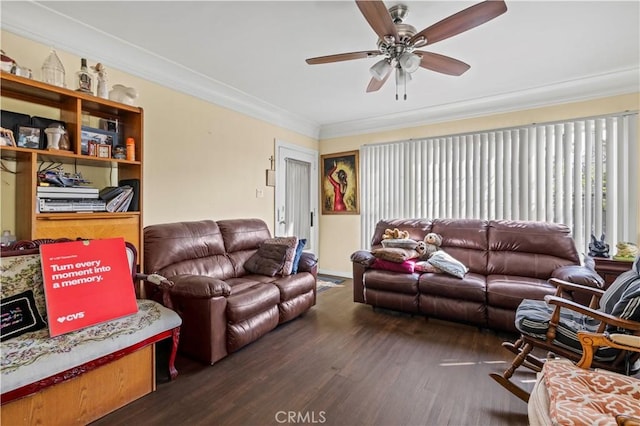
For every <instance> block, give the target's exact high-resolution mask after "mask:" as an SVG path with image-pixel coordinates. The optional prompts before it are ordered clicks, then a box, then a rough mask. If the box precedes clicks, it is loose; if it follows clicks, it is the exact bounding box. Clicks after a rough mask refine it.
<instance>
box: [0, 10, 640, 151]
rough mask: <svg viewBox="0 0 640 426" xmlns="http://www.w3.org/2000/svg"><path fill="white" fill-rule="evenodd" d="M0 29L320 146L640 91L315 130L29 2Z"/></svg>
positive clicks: (615, 85) (600, 82)
mask: <svg viewBox="0 0 640 426" xmlns="http://www.w3.org/2000/svg"><path fill="white" fill-rule="evenodd" d="M2 29H4V30H7V31H10V32H12V33H14V34H17V35H19V36H21V37H24V38H27V39H30V40H34V41H37V42H39V43H42V44H45V45H48V46H53V47H55V48H57V49H61V50H65V51H67V52H70V53H73V54H75V55H78V56H80V57H92V56H95V52H101V53H100V59H101V62H103V63H105V64H107V65H108V66H110V67H114V68H117V69H119V70H121V71H124V72H126V73H128V74H131V75H134V76H136V77H139V78H142V79H144V80H148V81H151V82H154V83H157V84H160V85H162V86H165V87H168V88H170V89H172V90H176V91H179V92H182V93H185V94H189V95H191V96H194V97H196V98H199V99H202V100H204V101H207V102H210V103H212V104H215V105H219V106H221V107H225V108H228V109H231V110H233V111H237V112H239V113H242V114H245V115H247V116H249V117H253V118H256V119H259V120H262V121H265V122H267V123H270V124H273V125H275V126H278V127H282V128H285V129H288V130H291V131H294V132H297V133H300V134H302V135H305V136H308V137H311V138H313V139H317V140H324V139H330V138H336V137H342V136H352V135H360V134H366V133H374V132H381V131H390V130H397V129H403V128H408V127H418V126H424V125H428V124H433V123H438V122H443V121H452V120H460V119H467V118H474V117H480V116H486V115H491V114H499V113H505V112H512V111H519V110H524V109H531V108H539V107H544V106H548V105H556V104H562V103H569V102H577V101H584V100H589V99H595V98H600V97H607V96H615V95H621V94H627V93H637V92H640V81H639V80H640V79H639V78H638V76H639V75H640V68H638V67H636V68H632V69H627V70H620V71H617V72H612V73H608V74H602V75H596V76H590V77H586V78H582V79H577V80H572V81H565V82H559V83H556V84H552V85H547V86H543V87H536V88H529V89H525V90H521V91H514V92H510V93H503V94H499V95H495V96H489V97H483V98H477V99H472V100H467V101H462V102H456V103H451V104H444V105H436V106H433V107H429V108H423V109H419V110H414V111H409V112H405V113H398V114H390V115H384V116H379V117H370V118H366V119H362V120H354V121H348V122H340V123H329V124H324V125H320V124H319V123H317V122H314V121H313V120H309V119H308V118H305V117H302V116H299V115H297V114H294V113H292V112H290V111H286V110H284V109H282V108H279V107H276V106H274V105H272V104H270V103H267V102H265V101H263V100H261V99H258V98H256V97H254V96H251V95H249V94H247V93H244V92H241V91H239V90H237V89H234V88H233V87H231V86H228V85H226V84H224V83H222V82H219V81H216V80H214V79H212V78H209V77H207V76H205V75H203V74H201V73H198V72H195V71H193V70H191V69H189V68H187V67H185V66H183V65H181V64H179V63H176V62H172V61H169V60H167V59H166V58H163V57H160V56H158V55H156V54H154V53H152V52H150V51H147V50H144V49H142V48H140V47H138V46H135V45H132V44H130V43H128V42H126V41H124V40H121V39H119V38H117V37H115V36H114V35H111V34H108V33H105V32H102V31H100V30H97V29H96V28H93V27H90V26H88V25H86V24H84V23H82V22H79V21H77V20H74V19H71V18H69V17H68V16H66V15H62V14H60V13H58V12H56V11H54V10H52V9H50V8H48V7H47V6H46V3H36V2H34V1H15V2H14V1H11V2H9V1H4V2H2Z"/></svg>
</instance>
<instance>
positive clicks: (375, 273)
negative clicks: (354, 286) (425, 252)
mask: <svg viewBox="0 0 640 426" xmlns="http://www.w3.org/2000/svg"><path fill="white" fill-rule="evenodd" d="M418 278H419V275H418V274H415V273H414V274H401V273H398V272H391V271H383V270H380V269H369V270H367V272H365V274H364V287H365V288H367V289H378V290H385V291H390V292H393V293H406V294H418Z"/></svg>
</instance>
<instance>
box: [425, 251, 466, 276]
mask: <svg viewBox="0 0 640 426" xmlns="http://www.w3.org/2000/svg"><path fill="white" fill-rule="evenodd" d="M427 262H429V263H430V264H432V265H433V266H435V267H436V268H438V269H440V270H441V271H443V272H446V273H447V274H450V275H453V276H454V277H458V278H464V275H465V274H466V273H467V272H469V268H467V267H466V266H465V265H463V264H462V262H460V261H459V260H456V259H454V258H453V256H451V255H449V254H448V253H447V252H445V251H443V250H439V251H437V252H435V253H433V254H432V255H431V257H429V260H427Z"/></svg>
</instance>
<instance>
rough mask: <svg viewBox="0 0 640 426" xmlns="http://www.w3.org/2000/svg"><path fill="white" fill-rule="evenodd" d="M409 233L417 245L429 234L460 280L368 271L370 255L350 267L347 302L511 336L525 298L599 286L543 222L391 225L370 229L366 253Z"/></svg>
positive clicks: (362, 254) (555, 229)
mask: <svg viewBox="0 0 640 426" xmlns="http://www.w3.org/2000/svg"><path fill="white" fill-rule="evenodd" d="M395 228H398V229H399V230H401V231H407V232H409V238H411V239H414V240H417V241H422V240H423V239H424V237H425V235H426V234H427V233H430V232H434V233H437V234H440V235H441V236H442V238H443V241H442V245H441V247H440V249H441V250H444V251H445V252H446V253H448V254H449V255H451V256H452V257H453V258H455V259H456V260H458V261H460V262H462V264H464V265H465V266H466V267H468V268H469V271H468V272H467V273H466V274H465V275H464V277H463V278H458V277H455V276H452V275H449V274H446V273H433V272H422V273H421V272H414V273H400V272H393V271H389V270H381V269H372V268H371V267H370V265H371V261H372V255H371V252H369V251H363V250H361V251H358V252H356V253H354V254H353V255H352V256H351V259H352V261H353V281H354V282H353V300H354V301H355V302H359V303H366V304H369V305H372V306H374V307H381V308H387V309H392V310H396V311H402V312H409V313H416V314H423V315H426V316H428V317H434V318H442V319H445V320H450V321H457V322H463V323H468V324H474V325H479V326H482V327H489V328H493V329H500V330H507V331H514V332H515V331H516V328H515V325H514V320H515V311H516V309H517V307H518V305H519V304H520V302H521V301H522V300H523V299H525V298H526V299H544V296H545V295H548V294H554V292H555V287H553V286H552V285H551V284H549V283H548V282H547V280H548V279H549V278H552V277H555V278H559V279H564V280H568V281H572V282H574V283H578V284H583V285H587V286H591V287H602V286H603V281H602V279H601V278H600V277H599V276H598V275H597V274H596V273H595V271H593V269H592V268H589V267H587V266H580V258H579V255H578V251H577V250H576V247H575V243H574V241H573V238H572V237H571V235H570V230H569V228H568V227H567V226H565V225H560V224H553V223H548V222H533V221H510V220H474V219H433V220H427V219H395V220H382V221H380V222H378V224H377V225H376V229H375V232H374V235H373V238H372V240H371V245H372V250H373V249H375V248H378V247H381V242H382V236H383V234H384V232H385V230H386V229H395Z"/></svg>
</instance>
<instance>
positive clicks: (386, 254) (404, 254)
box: [371, 247, 418, 263]
mask: <svg viewBox="0 0 640 426" xmlns="http://www.w3.org/2000/svg"><path fill="white" fill-rule="evenodd" d="M371 253H373V255H374V256H375V257H377V258H378V259H382V260H388V261H390V262H396V263H402V262H404V261H405V260H409V259H415V258H416V257H418V252H417V251H415V250H409V249H403V248H384V247H383V248H377V249H374V250H372V251H371Z"/></svg>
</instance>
